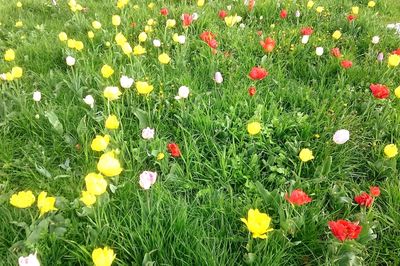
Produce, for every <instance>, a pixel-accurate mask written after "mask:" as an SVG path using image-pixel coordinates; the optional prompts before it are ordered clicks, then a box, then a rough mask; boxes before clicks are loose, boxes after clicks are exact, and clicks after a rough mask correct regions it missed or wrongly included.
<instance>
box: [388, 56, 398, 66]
mask: <svg viewBox="0 0 400 266" xmlns="http://www.w3.org/2000/svg"><path fill="white" fill-rule="evenodd" d="M399 64H400V55H397V54H391V55H389V58H388V65H389V66H390V67H397V66H398V65H399Z"/></svg>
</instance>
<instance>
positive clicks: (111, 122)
mask: <svg viewBox="0 0 400 266" xmlns="http://www.w3.org/2000/svg"><path fill="white" fill-rule="evenodd" d="M105 127H106V128H107V129H118V127H119V121H118V118H117V117H116V116H115V115H109V116H108V117H107V119H106V124H105Z"/></svg>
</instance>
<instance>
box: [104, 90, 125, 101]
mask: <svg viewBox="0 0 400 266" xmlns="http://www.w3.org/2000/svg"><path fill="white" fill-rule="evenodd" d="M121 94H122V92H121V91H120V90H119V88H118V87H106V88H105V89H104V91H103V96H104V97H105V98H107V100H109V101H113V100H117V99H118V98H119V96H121Z"/></svg>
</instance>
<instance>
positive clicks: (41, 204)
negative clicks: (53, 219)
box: [37, 191, 57, 216]
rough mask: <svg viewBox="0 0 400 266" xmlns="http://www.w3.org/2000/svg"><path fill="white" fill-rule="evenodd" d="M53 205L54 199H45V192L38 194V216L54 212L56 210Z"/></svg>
mask: <svg viewBox="0 0 400 266" xmlns="http://www.w3.org/2000/svg"><path fill="white" fill-rule="evenodd" d="M55 203H56V198H55V197H47V192H44V191H42V192H40V194H39V196H38V201H37V206H38V209H39V210H40V216H42V215H43V214H45V213H48V212H51V211H56V210H57V208H56V207H55V206H54V204H55Z"/></svg>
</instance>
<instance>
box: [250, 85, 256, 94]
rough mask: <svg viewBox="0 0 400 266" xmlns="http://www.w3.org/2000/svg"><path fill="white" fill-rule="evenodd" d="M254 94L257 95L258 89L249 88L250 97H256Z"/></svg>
mask: <svg viewBox="0 0 400 266" xmlns="http://www.w3.org/2000/svg"><path fill="white" fill-rule="evenodd" d="M254 94H256V88H255V87H250V88H249V95H250V96H254Z"/></svg>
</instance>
